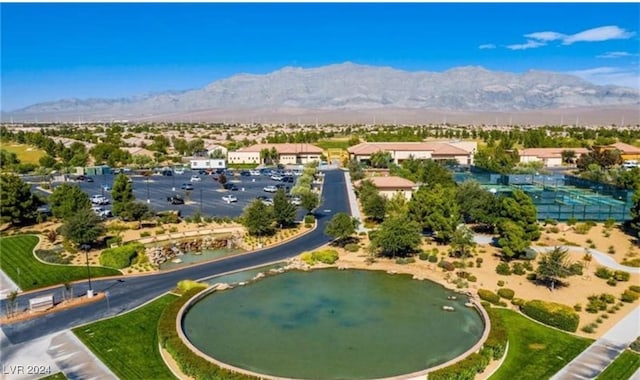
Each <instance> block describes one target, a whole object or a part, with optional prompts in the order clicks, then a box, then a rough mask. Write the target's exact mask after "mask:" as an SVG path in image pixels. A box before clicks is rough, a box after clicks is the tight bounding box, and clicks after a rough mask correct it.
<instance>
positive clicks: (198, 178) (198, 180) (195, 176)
mask: <svg viewBox="0 0 640 380" xmlns="http://www.w3.org/2000/svg"><path fill="white" fill-rule="evenodd" d="M200 181H202V178H200V176H199V175H192V176H191V182H200Z"/></svg>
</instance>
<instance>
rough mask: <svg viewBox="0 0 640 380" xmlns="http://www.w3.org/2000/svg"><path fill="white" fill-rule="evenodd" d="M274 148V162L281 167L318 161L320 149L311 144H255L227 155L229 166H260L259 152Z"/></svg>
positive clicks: (320, 153)
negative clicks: (276, 155) (275, 156)
mask: <svg viewBox="0 0 640 380" xmlns="http://www.w3.org/2000/svg"><path fill="white" fill-rule="evenodd" d="M271 148H275V150H276V152H277V153H278V157H277V158H276V161H277V162H278V163H280V164H283V165H296V164H299V165H302V164H306V163H308V162H312V161H320V156H321V155H322V148H319V147H317V146H315V145H312V144H256V145H252V146H248V147H244V148H240V149H238V150H236V151H233V152H228V153H227V161H228V162H229V163H230V164H260V163H262V159H261V158H260V152H261V151H262V150H263V149H268V150H271Z"/></svg>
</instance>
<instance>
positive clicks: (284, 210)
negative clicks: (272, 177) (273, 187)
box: [273, 188, 297, 226]
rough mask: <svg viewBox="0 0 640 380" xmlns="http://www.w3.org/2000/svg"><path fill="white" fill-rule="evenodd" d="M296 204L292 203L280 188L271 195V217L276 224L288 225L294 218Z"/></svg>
mask: <svg viewBox="0 0 640 380" xmlns="http://www.w3.org/2000/svg"><path fill="white" fill-rule="evenodd" d="M296 211H297V210H296V206H295V205H294V204H292V203H291V202H290V201H289V200H288V199H287V195H286V194H285V193H284V189H282V188H280V189H278V191H276V195H274V196H273V217H274V219H275V221H276V223H277V224H278V225H282V226H289V225H291V224H293V222H294V220H295V219H296Z"/></svg>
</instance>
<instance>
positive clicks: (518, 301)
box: [511, 297, 527, 306]
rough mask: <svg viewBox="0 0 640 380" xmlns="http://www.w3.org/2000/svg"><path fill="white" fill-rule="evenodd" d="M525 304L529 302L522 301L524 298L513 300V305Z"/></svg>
mask: <svg viewBox="0 0 640 380" xmlns="http://www.w3.org/2000/svg"><path fill="white" fill-rule="evenodd" d="M525 302H527V301H526V300H524V299H522V298H517V297H515V298H513V299H512V300H511V304H512V305H515V306H522V305H524V304H525Z"/></svg>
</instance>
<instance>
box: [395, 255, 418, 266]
mask: <svg viewBox="0 0 640 380" xmlns="http://www.w3.org/2000/svg"><path fill="white" fill-rule="evenodd" d="M415 262H416V259H414V258H413V257H398V258H397V259H396V264H400V265H404V264H412V263H415Z"/></svg>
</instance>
